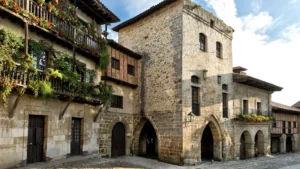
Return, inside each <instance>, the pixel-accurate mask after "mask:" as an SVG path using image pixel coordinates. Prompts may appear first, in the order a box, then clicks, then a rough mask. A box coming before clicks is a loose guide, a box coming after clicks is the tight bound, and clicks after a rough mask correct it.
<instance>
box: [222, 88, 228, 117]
mask: <svg viewBox="0 0 300 169" xmlns="http://www.w3.org/2000/svg"><path fill="white" fill-rule="evenodd" d="M223 117H224V118H228V97H227V93H223Z"/></svg>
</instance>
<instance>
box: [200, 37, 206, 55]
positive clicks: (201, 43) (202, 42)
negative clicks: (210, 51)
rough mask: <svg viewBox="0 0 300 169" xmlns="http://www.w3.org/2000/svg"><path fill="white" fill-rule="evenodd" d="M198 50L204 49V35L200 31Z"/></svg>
mask: <svg viewBox="0 0 300 169" xmlns="http://www.w3.org/2000/svg"><path fill="white" fill-rule="evenodd" d="M200 50H202V51H204V52H205V51H206V36H205V35H204V34H203V33H200Z"/></svg>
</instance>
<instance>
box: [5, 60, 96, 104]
mask: <svg viewBox="0 0 300 169" xmlns="http://www.w3.org/2000/svg"><path fill="white" fill-rule="evenodd" d="M2 78H7V80H8V82H10V83H12V84H13V86H14V87H15V88H23V89H25V91H26V93H27V94H33V93H32V91H30V90H28V89H29V88H28V86H29V84H30V81H44V80H46V73H45V72H44V71H38V72H37V73H31V72H24V70H23V68H22V67H21V65H20V64H17V65H16V66H13V67H8V66H6V64H4V63H2V64H0V79H2ZM47 81H50V83H51V87H52V89H53V90H54V94H55V95H56V96H57V98H58V99H60V100H65V101H70V100H72V101H74V102H79V103H87V104H91V105H100V98H101V93H100V94H99V95H93V94H91V95H89V97H90V99H88V100H86V98H82V97H81V96H79V95H78V93H80V92H82V91H81V90H82V89H81V88H79V87H78V88H74V86H73V87H72V85H70V83H69V82H65V81H63V80H61V79H59V78H55V79H54V78H50V79H48V80H47ZM81 83H83V82H81ZM94 88H98V89H99V86H98V85H95V86H90V87H89V88H88V93H92V90H93V89H94Z"/></svg>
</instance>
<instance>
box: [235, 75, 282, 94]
mask: <svg viewBox="0 0 300 169" xmlns="http://www.w3.org/2000/svg"><path fill="white" fill-rule="evenodd" d="M232 75H233V81H234V82H237V83H241V84H244V85H248V86H253V87H256V88H259V89H263V90H267V91H272V92H274V91H281V90H282V89H283V88H282V87H279V86H276V85H274V84H271V83H268V82H265V81H262V80H260V79H256V78H254V77H251V76H248V75H241V74H237V73H233V74H232Z"/></svg>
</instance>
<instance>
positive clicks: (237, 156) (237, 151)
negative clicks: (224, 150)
mask: <svg viewBox="0 0 300 169" xmlns="http://www.w3.org/2000/svg"><path fill="white" fill-rule="evenodd" d="M234 149H235V151H234V158H235V160H240V153H241V152H240V151H241V143H235V146H234Z"/></svg>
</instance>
